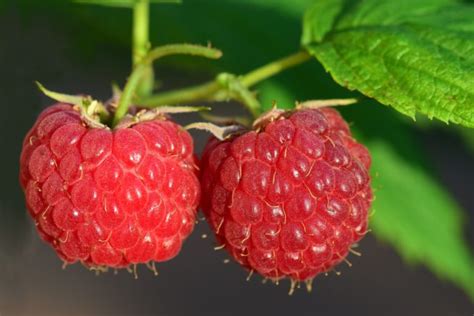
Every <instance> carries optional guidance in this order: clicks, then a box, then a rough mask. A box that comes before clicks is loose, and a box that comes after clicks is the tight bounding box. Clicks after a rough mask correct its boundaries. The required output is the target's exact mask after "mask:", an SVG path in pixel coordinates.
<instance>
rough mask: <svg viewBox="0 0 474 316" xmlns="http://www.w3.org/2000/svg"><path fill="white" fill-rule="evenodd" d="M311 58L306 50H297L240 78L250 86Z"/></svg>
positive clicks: (245, 84)
mask: <svg viewBox="0 0 474 316" xmlns="http://www.w3.org/2000/svg"><path fill="white" fill-rule="evenodd" d="M310 58H311V56H310V55H309V54H308V53H307V52H306V51H301V52H297V53H295V54H292V55H290V56H287V57H284V58H282V59H278V60H275V61H274V62H271V63H269V64H266V65H264V66H262V67H259V68H257V69H255V70H252V71H250V72H248V73H247V74H246V75H244V76H243V77H242V78H241V79H240V81H241V82H242V84H243V85H244V86H246V87H250V86H253V85H254V84H256V83H259V82H260V81H262V80H265V79H267V78H269V77H272V76H274V75H276V74H278V73H280V72H281V71H283V70H285V69H288V68H291V67H294V66H296V65H299V64H301V63H303V62H305V61H307V60H309V59H310Z"/></svg>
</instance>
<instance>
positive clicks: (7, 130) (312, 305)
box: [0, 6, 474, 316]
mask: <svg viewBox="0 0 474 316" xmlns="http://www.w3.org/2000/svg"><path fill="white" fill-rule="evenodd" d="M70 37H71V33H70V32H68V31H66V30H63V29H62V28H61V27H58V23H56V22H55V21H52V20H51V17H50V16H48V15H42V14H38V15H32V16H28V17H27V18H25V17H24V16H23V15H22V14H20V13H19V10H18V9H17V8H15V7H14V6H12V7H10V8H8V9H6V10H4V11H3V12H0V63H1V67H2V68H1V72H2V75H1V77H0V97H1V99H0V100H1V101H0V102H1V109H2V112H1V115H0V129H1V130H0V135H1V136H0V148H1V149H0V153H1V156H0V159H1V164H0V168H1V169H0V315H1V316H10V315H267V314H268V315H285V316H286V315H364V316H369V315H397V316H398V315H430V316H436V315H443V316H444V315H453V316H455V315H471V314H472V313H473V312H474V308H473V305H472V304H471V302H470V301H469V299H468V298H467V296H466V295H465V294H463V292H462V291H461V290H459V289H457V288H455V287H454V286H452V285H451V284H449V283H446V282H443V281H441V280H439V279H437V278H436V277H435V276H434V275H433V274H431V273H430V272H429V271H427V270H426V269H425V268H423V267H421V266H416V267H412V266H409V265H406V264H405V263H404V262H403V261H402V259H401V258H400V257H399V256H398V255H397V254H396V253H395V252H394V250H393V249H392V248H391V247H390V246H388V245H386V244H383V243H380V242H377V241H376V240H375V238H374V236H373V235H370V234H369V236H368V237H367V238H365V239H364V240H363V241H362V242H361V244H360V248H359V250H360V251H361V252H362V253H363V256H362V257H360V258H358V257H354V256H352V257H351V258H350V259H351V261H352V263H353V267H352V268H348V267H347V266H342V265H341V266H340V267H339V268H338V270H340V271H341V272H342V275H341V276H336V275H335V274H331V275H329V276H327V277H325V276H320V277H318V278H317V279H316V280H315V282H314V287H313V292H312V293H310V294H308V293H306V291H305V290H304V289H301V290H298V291H296V293H295V295H293V296H292V297H289V296H288V295H287V293H288V289H289V282H288V281H283V282H281V283H280V285H279V286H274V285H273V284H271V283H267V284H262V283H261V278H260V277H258V276H253V277H252V279H251V280H250V282H246V281H245V278H246V276H247V274H246V272H245V271H243V270H242V269H240V268H239V267H238V266H237V265H235V264H233V263H229V264H224V263H223V260H224V259H226V258H227V256H226V255H225V253H224V252H219V251H214V250H213V246H214V242H213V238H212V237H208V238H207V239H203V238H201V235H203V234H207V235H209V236H211V234H210V231H209V229H208V227H207V225H206V224H205V223H203V222H201V223H199V224H198V225H197V226H196V228H195V232H194V234H192V236H191V237H190V238H189V240H188V241H187V242H186V243H185V245H184V248H183V250H182V252H181V254H180V255H179V256H178V257H177V258H176V259H174V260H173V261H171V262H168V263H163V264H160V265H159V266H158V269H159V271H160V275H159V276H158V277H154V276H153V275H152V273H151V272H150V271H148V270H146V269H145V268H144V267H140V268H139V271H138V276H139V278H138V280H134V278H133V275H131V274H129V273H127V272H126V271H120V272H119V273H118V274H117V275H114V273H113V272H109V273H107V274H102V275H100V276H96V275H95V274H94V273H93V272H89V271H87V270H86V269H84V268H83V267H82V266H80V265H79V264H76V265H73V266H69V267H67V269H66V270H62V269H61V265H62V262H61V261H60V260H58V258H57V257H56V255H55V254H54V252H53V251H52V250H51V249H50V248H49V247H48V246H47V245H45V244H43V243H42V242H41V241H40V239H39V237H38V236H37V235H36V233H35V231H34V225H33V223H32V221H30V220H29V218H28V216H27V212H26V210H25V207H24V201H23V195H22V192H21V190H20V188H19V185H18V181H17V173H18V159H19V154H20V150H21V142H22V139H23V136H24V135H25V134H26V132H27V130H28V129H29V127H30V126H31V125H32V124H33V122H34V120H35V117H36V115H37V114H38V113H39V112H40V111H41V109H42V108H44V107H46V106H48V105H49V104H51V100H49V99H47V98H46V97H44V96H42V95H41V94H40V93H39V92H38V91H37V89H36V88H35V86H34V85H33V81H34V80H40V81H41V82H43V83H44V84H45V85H46V86H47V87H49V88H51V89H53V90H57V91H64V92H70V93H77V92H86V93H88V94H92V95H94V96H95V97H97V98H99V99H107V98H108V96H109V94H110V88H109V87H110V82H112V81H113V80H117V79H118V80H119V82H122V80H123V78H125V77H126V76H127V74H128V72H129V53H128V51H127V50H125V49H124V48H123V47H120V48H119V47H118V46H117V47H116V46H113V45H111V46H109V45H108V43H102V44H98V43H94V44H93V45H95V46H94V47H89V48H87V49H86V50H89V51H90V50H92V51H94V53H93V54H89V55H88V57H77V54H75V53H74V49H76V48H75V47H71V46H70V43H71V38H70ZM159 70H160V76H161V78H162V79H163V78H165V79H166V80H167V82H168V86H167V87H168V88H169V86H173V85H179V86H182V85H185V84H189V83H195V82H198V81H200V80H201V79H203V78H207V76H208V75H207V74H201V73H199V72H196V71H194V72H184V71H182V70H179V69H176V68H174V67H172V66H161V67H160V68H159ZM169 83H171V84H169ZM387 111H391V110H387ZM221 112H227V113H228V114H236V113H240V112H241V111H240V110H239V109H238V107H237V106H232V105H230V104H225V105H223V110H222V111H221ZM194 120H199V118H198V117H197V116H195V115H189V114H187V115H181V116H179V118H178V121H179V122H181V123H187V122H191V121H194ZM192 134H193V136H195V141H196V149H197V151H200V150H201V149H202V148H203V144H204V142H205V140H206V138H207V135H206V134H205V133H202V132H195V131H192ZM416 137H417V140H418V141H419V142H420V144H421V145H422V146H423V147H424V149H425V150H427V151H428V153H429V156H430V157H431V158H432V161H431V163H432V165H433V166H434V169H435V171H436V172H437V173H438V175H439V177H440V178H441V180H442V182H443V183H444V184H445V185H446V186H447V188H448V189H449V190H450V191H451V192H452V194H453V196H454V197H455V198H456V199H457V200H458V201H459V203H460V204H461V205H462V206H463V207H464V209H465V210H468V213H471V214H467V215H468V218H469V219H472V212H473V210H474V199H473V197H472V183H473V181H472V179H473V178H474V164H473V161H474V160H473V155H472V152H469V151H467V150H466V149H464V146H463V145H462V142H461V140H460V139H459V138H458V137H456V136H455V135H454V134H452V133H450V132H448V131H446V130H444V129H434V130H430V131H419V132H418V133H417V134H416ZM420 203H421V201H420ZM472 227H473V225H472V220H469V227H468V229H467V231H468V235H469V236H468V237H469V238H470V239H471V241H472ZM471 244H472V243H471Z"/></svg>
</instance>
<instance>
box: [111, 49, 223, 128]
mask: <svg viewBox="0 0 474 316" xmlns="http://www.w3.org/2000/svg"><path fill="white" fill-rule="evenodd" d="M176 54H182V55H195V56H201V57H206V58H211V59H216V58H219V57H221V56H222V52H221V51H219V50H217V49H214V48H210V47H204V46H199V45H191V44H171V45H164V46H160V47H157V48H155V49H153V50H151V51H150V52H149V53H148V55H146V56H145V57H143V58H142V59H141V61H140V62H139V63H138V64H137V65H136V66H135V68H134V70H133V71H132V74H131V75H130V77H129V78H128V81H127V84H126V85H125V88H124V90H123V92H122V95H121V96H120V99H119V101H118V105H117V110H116V112H115V116H114V120H113V126H115V125H117V123H118V122H119V121H120V120H121V119H122V117H124V115H125V114H126V113H127V111H128V107H129V105H130V104H131V102H132V100H133V98H134V97H135V94H136V90H137V87H138V85H139V83H140V79H141V78H142V76H143V74H144V73H145V72H146V71H147V68H148V67H150V65H151V64H152V63H153V62H154V61H155V60H157V59H159V58H162V57H165V56H169V55H176Z"/></svg>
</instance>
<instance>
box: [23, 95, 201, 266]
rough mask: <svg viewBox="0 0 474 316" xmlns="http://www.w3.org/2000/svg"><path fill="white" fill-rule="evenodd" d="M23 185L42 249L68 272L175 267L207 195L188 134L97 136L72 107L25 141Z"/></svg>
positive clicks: (134, 130)
mask: <svg viewBox="0 0 474 316" xmlns="http://www.w3.org/2000/svg"><path fill="white" fill-rule="evenodd" d="M20 183H21V186H22V188H23V190H24V192H25V197H26V204H27V208H28V210H29V212H30V214H31V216H32V217H33V219H34V220H35V223H36V226H37V230H38V233H39V235H40V236H41V237H42V239H43V240H45V241H46V242H47V243H49V244H50V245H51V246H52V247H53V248H54V250H55V251H56V252H57V253H58V255H59V256H60V258H62V259H63V260H64V261H65V262H67V263H73V262H76V261H81V262H82V263H83V264H85V265H86V266H88V267H114V268H121V267H127V266H129V265H130V264H138V263H148V262H155V261H157V262H161V261H166V260H169V259H171V258H173V257H174V256H176V255H177V254H178V253H179V251H180V249H181V245H182V243H183V241H184V239H185V238H186V237H188V236H189V234H190V233H191V231H192V230H193V227H194V223H195V217H196V209H197V205H198V203H199V195H200V187H199V181H198V178H197V168H196V160H195V157H194V156H193V141H192V139H191V136H190V135H189V134H188V133H187V132H186V131H185V130H183V129H182V128H180V126H179V125H177V124H175V123H173V122H171V121H169V120H166V119H156V120H152V121H146V122H140V123H137V124H135V125H133V126H131V127H126V128H125V127H123V128H117V129H115V130H110V129H108V128H94V127H89V126H88V125H87V124H86V122H85V121H84V119H83V118H81V115H80V114H79V112H77V111H76V110H75V109H74V108H73V107H72V106H71V105H68V104H64V103H59V104H56V105H53V106H51V107H49V108H47V109H45V110H44V111H43V112H42V113H41V114H40V115H39V117H38V120H37V121H36V123H35V124H34V126H33V128H32V129H31V130H30V131H29V132H28V134H27V135H26V137H25V140H24V142H23V150H22V153H21V161H20Z"/></svg>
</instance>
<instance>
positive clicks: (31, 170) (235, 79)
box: [20, 0, 474, 296]
mask: <svg viewBox="0 0 474 316" xmlns="http://www.w3.org/2000/svg"><path fill="white" fill-rule="evenodd" d="M53 2H54V1H53ZM53 2H48V0H45V1H42V3H50V4H51V3H53ZM74 2H82V3H89V4H99V5H103V6H108V7H121V8H123V7H128V8H132V9H133V30H132V34H133V37H132V61H133V66H132V72H131V74H130V76H129V77H128V79H127V81H126V83H125V84H124V85H123V86H121V87H119V86H115V87H114V94H113V96H112V98H111V99H110V100H109V101H107V102H104V103H103V102H100V101H97V100H94V99H93V98H92V97H91V96H88V95H87V94H81V95H65V94H61V93H55V92H51V91H48V90H46V89H44V88H42V90H43V92H45V93H46V94H47V95H48V96H50V97H52V98H53V99H55V100H56V101H58V102H59V104H58V105H54V106H51V107H49V108H46V109H45V110H44V111H43V112H42V113H41V114H40V115H39V117H38V119H37V122H36V123H35V124H34V126H33V127H32V128H31V130H30V132H29V133H28V134H27V136H26V137H25V141H24V144H23V151H22V154H21V158H20V183H21V186H22V188H23V190H24V192H25V197H26V205H27V208H28V209H29V211H30V213H31V215H32V217H33V219H34V222H35V223H36V224H37V229H38V232H39V234H40V236H41V237H42V238H43V239H44V240H45V241H46V242H48V243H49V244H50V245H51V246H52V247H53V248H54V249H55V250H56V252H57V253H58V254H59V256H60V257H61V259H62V260H64V261H66V262H68V263H70V262H74V261H80V262H82V263H83V264H84V265H86V266H88V267H94V268H96V267H107V266H111V267H126V266H128V265H130V264H136V263H149V262H155V261H164V260H166V259H170V258H171V257H173V256H174V255H176V254H177V253H178V252H179V249H180V247H181V244H182V242H183V241H184V239H185V238H186V237H187V236H188V235H189V234H190V232H191V231H192V228H193V223H194V219H195V216H196V213H197V203H198V200H199V192H200V191H201V190H202V199H201V207H202V210H203V212H204V215H205V217H206V218H207V220H208V221H209V223H210V227H211V230H213V231H214V232H215V235H216V239H217V241H216V243H217V247H222V246H224V247H225V248H226V249H227V250H228V252H229V253H230V255H231V256H232V257H234V258H235V259H236V260H237V261H238V262H239V263H241V265H242V266H244V267H245V268H246V269H247V270H250V271H256V272H258V273H259V274H261V275H262V276H264V277H267V278H271V279H273V280H278V279H280V278H285V277H286V278H288V279H290V280H292V282H293V283H294V282H296V281H302V280H304V281H307V282H308V284H309V282H310V280H311V279H312V278H313V277H315V276H317V275H318V274H319V273H321V272H325V271H328V270H330V269H332V268H333V267H334V266H335V265H336V264H338V263H339V262H340V261H342V260H346V259H345V258H346V256H347V254H348V252H349V251H352V252H354V253H356V252H355V251H353V250H352V249H351V247H352V245H353V244H354V243H355V242H357V241H358V240H359V239H360V238H361V237H363V235H364V234H365V233H366V232H367V231H368V230H369V228H368V227H369V226H370V229H373V231H374V233H375V236H376V237H378V238H380V239H382V240H384V241H387V242H389V243H391V244H393V245H394V246H395V248H396V249H397V250H398V251H399V252H400V253H401V254H402V255H403V256H404V257H406V258H407V259H409V260H410V261H411V262H422V263H424V264H426V265H427V266H428V267H429V268H431V269H432V270H433V271H435V272H436V273H438V274H439V275H440V276H442V277H444V278H447V279H449V280H451V281H453V282H454V283H456V284H457V285H459V286H461V287H463V288H464V289H465V290H466V292H467V293H469V294H470V295H471V296H474V289H473V288H472V283H473V282H472V262H474V261H473V259H472V254H471V252H470V250H469V246H468V245H467V243H466V242H465V241H464V240H463V236H462V229H461V228H462V223H461V220H460V219H461V218H462V216H460V214H459V213H460V208H459V207H458V206H457V205H456V203H455V202H454V201H453V199H452V198H451V197H450V195H449V193H447V192H446V190H444V188H443V187H442V186H441V185H440V184H439V183H438V181H437V178H436V176H435V175H434V174H433V172H432V170H431V169H430V168H427V167H426V166H427V165H429V164H428V163H426V161H427V160H428V159H427V158H429V157H426V156H425V155H424V154H423V148H422V146H419V144H417V140H416V139H415V137H413V134H412V130H413V127H410V124H409V123H407V122H405V121H404V120H402V119H400V118H399V117H398V116H396V115H394V114H393V113H391V112H390V111H384V110H383V109H382V107H379V106H376V104H377V103H376V102H372V103H373V104H369V102H367V100H366V98H365V97H364V96H361V95H358V96H357V98H358V100H354V99H332V100H324V101H321V100H310V101H306V102H303V103H302V104H303V105H305V106H303V105H302V104H301V103H299V102H296V100H298V99H299V98H303V97H305V98H307V97H308V96H317V97H327V96H329V97H337V96H339V95H340V94H341V90H340V89H336V88H335V87H334V86H333V85H332V82H330V81H329V80H326V79H327V78H329V76H326V75H325V74H324V73H323V71H322V69H324V70H325V71H327V72H329V73H330V75H331V76H332V78H333V79H334V81H335V82H336V83H338V84H340V85H341V86H343V87H344V88H347V89H349V90H357V91H358V92H360V93H361V94H363V95H365V96H366V97H369V98H373V99H374V100H375V101H378V102H380V103H381V104H385V105H388V106H390V107H392V108H393V109H395V110H397V111H398V112H400V113H402V114H405V115H408V116H410V117H412V118H413V117H415V115H416V114H418V115H419V116H420V115H426V116H427V117H429V118H436V119H438V120H441V121H444V122H451V123H455V124H459V125H462V126H464V127H474V120H473V118H474V114H473V113H474V112H473V107H472V104H474V99H473V96H474V91H473V87H474V85H473V84H472V75H471V72H470V69H474V65H473V62H472V58H471V55H472V53H471V51H472V49H471V48H472V47H474V46H473V45H474V44H473V41H472V38H473V37H472V36H471V35H472V33H473V32H472V30H473V27H472V23H471V21H472V18H471V16H472V12H473V7H472V5H471V4H468V3H464V2H450V1H444V2H443V1H441V2H439V1H438V2H436V3H434V2H433V3H428V2H429V1H421V0H400V1H388V0H380V1H365V0H361V1H349V0H340V1H339V0H338V1H332V0H315V1H311V2H312V3H305V1H296V2H294V1H289V2H288V1H282V0H274V1H261V0H253V1H245V2H244V3H243V4H241V5H239V6H237V5H235V3H234V1H225V0H223V1H221V2H219V4H216V3H215V2H213V1H206V0H203V1H198V2H191V1H189V3H188V2H186V3H185V4H184V5H185V6H186V7H185V8H184V9H181V7H179V6H176V7H173V8H171V7H170V8H167V9H163V11H160V10H157V11H159V14H161V13H162V12H163V14H162V16H160V17H159V18H158V19H156V20H158V21H159V22H160V23H163V24H166V27H162V26H163V25H161V24H160V25H158V26H159V27H157V28H156V29H157V30H158V34H159V35H160V36H161V35H163V38H175V37H176V35H177V34H179V35H182V34H185V35H186V38H189V39H193V40H196V41H200V42H203V41H207V40H214V41H215V42H216V43H219V44H222V45H223V47H225V48H226V53H227V54H228V58H225V59H223V60H222V61H220V62H219V63H218V65H217V66H215V67H214V68H212V69H214V70H215V69H218V70H219V73H217V75H216V76H215V77H214V79H212V80H210V81H209V82H205V83H202V84H198V85H196V86H191V87H185V88H180V89H176V90H172V91H156V90H158V89H156V88H157V87H156V86H157V85H156V84H155V73H154V68H153V65H152V64H153V62H154V61H155V60H157V59H160V58H162V57H165V56H169V55H176V54H181V55H183V54H184V55H197V56H202V57H207V58H211V59H217V58H219V57H220V56H221V55H222V53H221V52H220V51H219V50H217V49H215V48H212V47H211V45H210V44H208V45H207V46H199V45H191V44H169V45H164V46H160V47H155V48H152V46H151V45H150V39H149V24H150V22H152V21H150V19H149V5H150V3H153V2H162V1H161V0H156V1H155V0H107V1H102V0H77V1H74ZM227 2H228V5H232V6H233V10H227V11H225V10H224V11H225V13H224V11H223V13H222V14H215V15H213V16H212V19H203V17H208V16H209V15H208V13H209V11H211V10H220V9H219V8H221V6H222V5H223V3H227ZM308 2H309V0H308ZM54 3H55V2H54ZM250 4H253V6H250ZM251 7H253V8H255V7H257V8H258V10H255V12H250V11H251V10H248V8H251ZM268 8H271V10H268ZM187 9H190V10H187ZM234 9H235V10H234ZM261 10H267V11H265V12H269V15H268V17H267V16H265V19H263V18H262V15H261V13H262V11H261ZM72 11H73V10H71V11H69V12H67V14H65V15H64V16H69V15H70V14H78V16H80V13H76V12H72ZM243 11H245V12H243ZM104 12H107V14H109V15H106V16H104ZM112 12H113V10H112V9H106V10H97V11H95V10H94V9H90V10H89V11H87V14H86V15H84V16H83V17H84V19H83V20H80V19H79V20H78V21H81V24H80V26H79V27H78V28H76V29H80V30H82V29H85V30H87V32H88V33H87V36H84V37H83V38H85V39H87V41H92V40H94V34H100V35H101V36H102V35H103V34H105V35H107V34H108V35H110V38H117V37H118V36H120V35H122V34H128V33H129V30H128V26H127V25H126V24H127V23H123V19H122V18H118V19H112V18H110V17H111V16H112ZM303 12H305V13H304V17H303V19H302V20H303V30H302V34H301V46H300V47H299V49H297V51H296V52H294V53H293V54H290V55H288V56H287V57H283V58H279V59H276V60H274V61H272V62H270V63H268V64H264V65H263V66H260V67H257V68H255V69H254V70H251V71H248V72H243V74H242V72H241V71H240V70H241V69H242V66H243V65H255V64H258V63H260V62H261V61H265V60H268V59H273V58H276V57H278V56H279V55H283V54H286V53H287V52H288V49H287V46H289V45H294V43H295V39H294V38H286V37H287V36H286V35H289V34H293V33H294V29H295V27H296V25H297V24H298V22H297V20H298V19H300V18H301V16H300V15H301V14H302V13H303ZM270 13H271V14H270ZM230 15H232V17H230ZM121 17H122V16H121ZM156 20H155V21H156ZM71 21H74V19H71ZM88 21H89V22H88ZM90 21H93V23H91V22H90ZM104 21H108V22H107V23H104ZM183 21H184V22H183ZM229 21H232V25H230V24H229ZM71 23H74V22H71ZM87 23H90V24H88V27H87V28H85V27H84V25H87ZM190 25H192V26H193V27H189V26H190ZM220 25H224V26H226V27H223V28H222V30H226V32H223V31H221V32H216V28H219V29H220ZM155 26H157V25H153V29H155ZM94 28H97V29H98V30H100V32H90V29H94ZM96 36H97V35H96ZM203 36H204V37H205V38H204V37H203ZM208 37H209V38H208ZM96 40H98V42H100V43H102V42H103V38H102V37H101V38H100V39H96ZM122 42H125V41H122ZM82 44H84V43H82ZM87 44H89V42H88V43H87ZM82 46H90V47H93V46H94V45H82ZM311 59H316V60H318V61H319V62H320V63H321V65H322V67H320V69H319V70H318V69H316V67H314V68H311V67H300V68H299V69H298V70H297V71H296V70H295V71H294V72H289V73H287V74H286V77H283V78H282V80H269V79H270V78H271V77H273V76H275V75H277V74H279V73H280V72H281V71H283V70H285V69H288V68H293V67H295V66H297V65H300V64H302V63H305V62H308V61H310V60H311ZM191 63H192V62H191ZM183 65H189V63H187V64H184V63H183ZM202 65H203V64H198V63H192V66H193V69H197V68H199V67H202ZM228 69H233V70H234V71H235V70H236V69H237V70H239V71H238V73H230V72H228ZM312 71H315V72H317V73H318V76H313V77H311V72H312ZM265 80H269V81H267V82H266V84H264V85H260V86H259V87H258V90H254V86H256V85H258V84H260V83H261V82H262V81H265ZM165 86H166V85H165ZM82 90H84V89H83V87H77V91H82ZM229 100H232V101H236V103H237V104H239V105H242V106H244V107H245V108H246V110H247V112H248V114H249V115H245V116H243V117H219V116H216V115H214V114H207V115H204V114H203V115H202V117H203V118H204V119H205V120H207V121H210V122H211V123H214V125H213V124H210V123H205V122H194V123H192V124H190V125H188V126H187V127H186V128H182V127H181V126H179V125H178V124H177V123H173V121H172V120H171V118H170V117H169V114H172V113H180V112H188V111H196V110H204V109H205V108H203V107H199V108H197V107H192V108H190V107H189V106H188V105H189V104H192V103H196V104H198V105H202V102H208V103H211V104H212V105H213V106H214V105H216V106H221V105H220V104H217V103H215V102H223V101H224V102H225V101H229ZM355 101H358V102H357V104H356V105H353V106H350V107H349V108H347V107H343V108H340V109H341V110H340V112H341V113H342V116H341V115H340V114H339V113H338V112H337V111H336V110H335V109H333V108H331V107H332V106H340V105H350V104H353V103H356V102H355ZM208 103H206V104H208ZM292 104H299V105H297V106H292ZM343 117H344V118H343ZM173 119H174V116H173ZM346 120H347V122H348V123H349V124H350V125H351V129H350V130H349V127H348V124H347V123H346ZM418 121H420V120H418ZM216 124H217V125H219V126H217V125H216ZM427 125H428V124H427ZM192 127H197V128H204V129H207V130H209V131H211V132H212V133H213V134H214V137H213V138H212V139H211V140H210V141H209V143H208V144H207V146H206V148H205V150H204V154H203V155H202V161H201V162H198V161H197V159H196V158H195V156H196V155H194V154H193V151H194V148H193V146H192V140H191V138H190V136H189V134H188V133H187V132H186V131H185V129H189V128H192ZM459 130H460V131H465V130H461V129H459ZM459 130H457V131H459ZM463 134H464V135H468V133H467V132H466V133H464V132H463ZM353 135H354V136H353ZM355 139H357V141H356V140H355ZM196 151H197V152H199V149H197V150H196ZM369 152H370V153H369ZM371 165H372V166H371ZM198 166H201V167H200V169H199V168H198ZM371 175H372V176H371ZM197 179H200V183H198V181H197ZM371 187H373V188H374V192H376V196H377V199H375V198H374V197H373V195H372V189H371ZM370 208H373V209H374V210H375V209H376V210H377V214H376V216H374V217H372V218H371V219H370V223H369V219H368V215H367V214H368V213H369V211H370ZM361 248H362V250H363V243H362V244H361ZM362 252H363V251H362ZM203 255H204V254H203ZM358 263H359V264H364V262H362V260H360V261H359V262H358Z"/></svg>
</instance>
